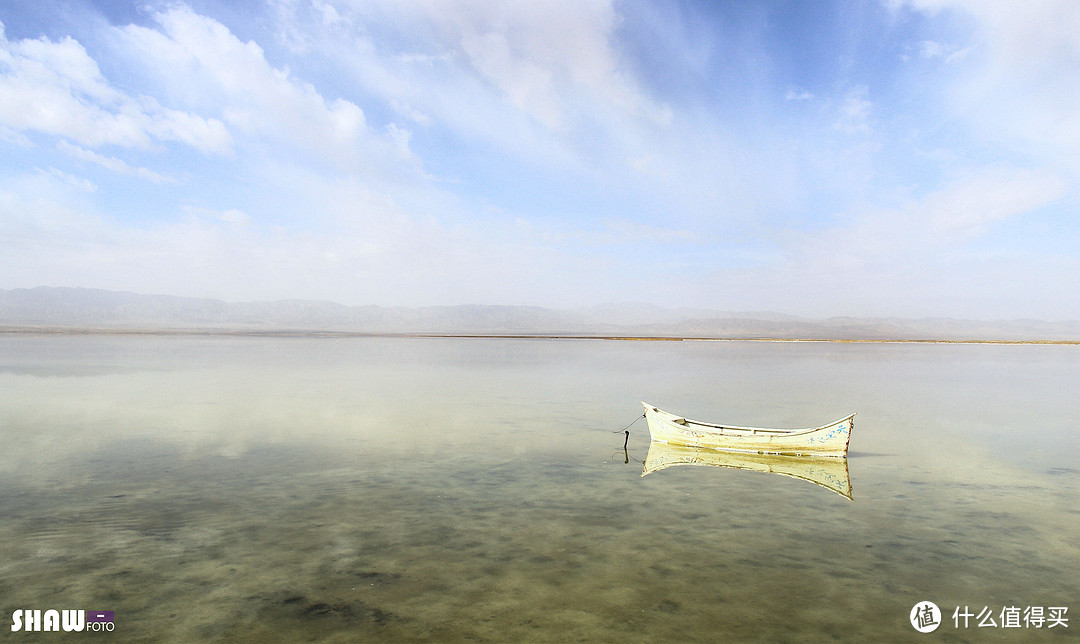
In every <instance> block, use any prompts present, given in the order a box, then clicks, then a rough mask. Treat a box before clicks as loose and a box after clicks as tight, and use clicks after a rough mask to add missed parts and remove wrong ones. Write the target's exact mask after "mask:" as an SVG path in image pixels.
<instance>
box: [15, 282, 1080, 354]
mask: <svg viewBox="0 0 1080 644" xmlns="http://www.w3.org/2000/svg"><path fill="white" fill-rule="evenodd" d="M27 327H30V328H52V329H68V328H70V329H104V330H125V329H138V330H185V329H191V330H202V331H208V330H235V331H251V332H260V331H265V332H273V331H312V332H317V331H326V332H354V333H447V334H494V335H499V334H502V335H604V336H633V337H689V338H695V337H696V338H798V339H851V340H913V339H919V340H922V339H929V340H1014V341H1015V340H1050V341H1077V340H1080V321H1064V322H1047V321H1039V320H992V321H983V320H956V319H951V318H925V319H904V318H852V317H835V318H829V319H818V320H812V319H806V318H799V317H795V316H791V315H784V314H780V313H771V312H743V313H739V312H725V311H708V310H698V309H665V308H662V307H658V306H655V305H652V304H633V303H620V304H607V305H601V306H594V307H588V308H582V309H575V310H562V309H546V308H542V307H532V306H499V305H459V306H428V307H418V308H406V307H380V306H375V305H364V306H346V305H343V304H337V303H335V302H327V301H320V300H277V301H263V302H224V301H221V300H214V299H205V298H187V297H177V296H171V295H140V294H137V293H129V292H122V291H108V290H101V289H87V288H65V287H37V288H32V289H13V290H0V328H7V329H8V330H12V329H15V328H27Z"/></svg>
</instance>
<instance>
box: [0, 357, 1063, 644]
mask: <svg viewBox="0 0 1080 644" xmlns="http://www.w3.org/2000/svg"><path fill="white" fill-rule="evenodd" d="M1077 392H1080V347H1075V346H992V345H849V344H817V343H814V344H808V343H745V342H616V341H591V340H567V341H557V340H480V339H387V338H355V339H330V338H183V337H166V338H140V337H32V336H29V337H28V336H8V337H0V517H2V519H0V614H2V615H3V618H2V619H0V632H6V633H7V635H6V636H4V639H5V640H7V639H8V638H10V639H11V641H15V640H16V638H18V639H19V640H25V641H59V639H60V638H64V639H70V637H71V635H68V636H65V635H59V634H46V633H40V634H32V633H29V634H28V633H18V634H15V633H11V632H9V628H10V624H11V612H12V611H13V610H15V609H17V608H24V609H33V608H40V609H47V608H57V609H62V608H81V609H87V610H112V611H114V613H115V624H116V628H115V631H114V632H113V633H112V634H101V633H99V634H94V635H93V636H94V637H97V638H100V639H111V640H116V641H177V642H194V641H205V640H217V641H320V642H354V641H371V642H394V641H431V642H455V641H493V642H505V641H540V642H544V641H560V642H562V641H587V642H626V641H634V642H647V641H708V642H714V641H762V642H766V641H767V642H822V641H851V642H869V641H953V642H965V641H970V642H983V641H1002V642H1039V641H1047V642H1057V641H1076V640H1077V639H1078V637H1077V636H1078V635H1080V621H1075V620H1076V619H1077V613H1080V592H1078V579H1080V509H1078V506H1077V499H1078V498H1080V494H1078V493H1080V395H1078V393H1077ZM642 399H644V400H646V401H648V402H650V403H653V404H655V405H658V406H660V407H662V408H666V409H670V410H672V411H677V412H678V413H681V414H685V415H686V416H688V417H692V418H700V419H704V420H715V421H719V422H729V423H733V424H742V425H759V426H762V425H765V426H780V427H798V426H807V425H817V424H823V423H825V422H827V421H831V420H834V419H836V418H840V417H842V416H845V415H847V414H848V413H850V412H852V411H856V412H858V416H857V417H856V422H855V430H854V432H853V434H852V440H851V458H849V459H848V469H849V472H850V481H851V485H852V488H853V498H854V502H852V501H849V500H848V499H846V498H844V497H842V496H840V495H839V494H836V493H834V492H832V491H830V490H828V489H825V488H821V487H817V486H815V485H812V484H810V483H808V482H806V481H802V480H797V479H793V478H788V477H782V476H777V475H774V474H767V473H760V472H751V471H742V470H735V469H724V468H719V467H692V466H680V467H673V468H669V469H666V470H663V471H660V472H656V473H653V474H650V475H648V476H646V477H642V476H641V471H642V461H643V460H644V459H645V456H646V454H647V452H648V449H649V436H648V430H647V428H646V427H645V424H644V421H643V420H642V421H639V422H637V423H636V424H634V425H632V426H631V427H630V438H629V443H628V446H627V450H626V452H624V451H623V440H624V436H623V434H621V433H612V432H615V431H617V430H619V429H620V428H622V427H623V426H625V425H627V424H628V423H630V422H631V421H633V420H634V418H635V417H636V416H638V415H639V414H640V411H641V408H640V405H639V404H638V401H639V400H642ZM627 460H628V461H629V462H626V461H627ZM922 600H931V601H934V602H935V603H937V604H938V605H939V606H940V607H941V608H942V611H943V613H945V615H944V619H943V622H944V623H943V624H942V626H941V627H940V629H939V630H938V631H936V632H935V633H933V634H929V635H921V634H919V633H917V632H915V630H914V629H913V628H912V627H911V625H910V624H909V622H908V613H909V611H910V610H911V608H912V606H914V605H915V603H917V602H919V601H922ZM963 606H968V607H969V608H970V609H971V610H972V612H974V613H978V612H979V611H981V610H982V609H983V608H984V607H986V608H988V609H990V610H992V611H993V612H994V616H995V620H996V621H997V622H998V627H996V628H992V627H984V628H978V626H977V623H976V622H977V620H975V619H971V621H970V624H969V626H968V627H967V628H966V629H965V628H963V624H962V623H961V627H960V628H957V627H956V626H955V625H954V623H953V620H952V613H953V610H954V609H955V608H957V607H963ZM1011 606H1015V607H1019V608H1025V607H1029V606H1039V607H1055V606H1064V607H1067V608H1068V609H1069V612H1068V613H1067V614H1066V616H1067V617H1069V618H1071V619H1070V621H1069V628H1063V627H1057V628H1053V629H1048V628H1045V627H1044V628H1042V629H1035V628H1021V629H1006V628H1002V627H1001V624H1000V618H999V616H998V613H999V612H1000V611H1001V609H1002V608H1004V607H1011ZM88 636H90V635H89V634H84V635H82V637H88Z"/></svg>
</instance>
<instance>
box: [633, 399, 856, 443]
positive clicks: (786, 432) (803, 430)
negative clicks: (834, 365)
mask: <svg viewBox="0 0 1080 644" xmlns="http://www.w3.org/2000/svg"><path fill="white" fill-rule="evenodd" d="M641 404H642V405H644V406H645V408H646V409H647V410H651V411H652V412H653V413H655V414H658V415H660V416H661V418H660V420H664V421H666V422H669V423H673V424H675V425H679V426H680V427H687V426H690V425H694V426H697V427H707V428H710V429H714V430H720V431H719V432H715V431H713V432H709V433H713V434H717V433H719V434H721V435H723V433H724V432H723V430H725V429H733V430H738V431H746V432H750V435H751V436H754V435H759V434H762V433H765V434H772V435H776V436H800V435H802V434H809V433H812V432H818V431H821V430H823V429H828V428H829V427H834V426H836V425H839V424H841V423H845V422H847V421H849V420H851V419H852V418H854V417H855V415H856V414H857V413H858V412H852V413H851V414H849V415H847V416H844V417H843V418H841V419H839V420H834V421H833V422H831V423H826V424H824V425H821V426H819V427H796V428H792V429H778V428H769V427H742V426H739V425H717V424H715V423H706V422H703V421H700V420H693V419H690V418H686V417H685V416H678V415H676V414H673V413H671V412H669V411H664V410H663V409H660V408H659V407H657V406H655V405H650V404H649V403H647V402H645V401H641ZM664 416H667V417H668V418H664ZM675 419H680V420H682V421H683V422H685V423H686V424H685V425H684V424H683V423H676V422H675Z"/></svg>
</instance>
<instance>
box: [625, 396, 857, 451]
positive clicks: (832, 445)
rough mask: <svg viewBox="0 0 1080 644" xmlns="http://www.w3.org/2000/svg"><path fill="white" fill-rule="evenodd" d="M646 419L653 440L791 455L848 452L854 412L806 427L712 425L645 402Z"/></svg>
mask: <svg viewBox="0 0 1080 644" xmlns="http://www.w3.org/2000/svg"><path fill="white" fill-rule="evenodd" d="M641 404H642V405H643V406H644V407H645V420H646V421H648V423H649V433H650V434H651V435H652V439H653V440H654V441H657V442H660V443H670V444H673V445H686V446H689V447H707V448H710V449H716V450H721V451H727V452H747V453H757V454H783V455H791V456H800V455H802V456H825V457H843V456H847V449H848V442H849V441H850V439H851V428H852V427H853V425H854V418H855V414H851V415H850V416H848V417H846V418H842V419H840V420H838V421H836V422H833V423H829V424H828V425H822V426H821V427H811V428H806V429H769V428H764V427H736V426H727V425H715V424H713V423H704V422H701V421H696V420H689V419H687V418H683V417H682V416H676V415H675V414H672V413H670V412H666V411H663V410H662V409H658V408H656V407H654V406H652V405H650V404H648V403H645V402H643V403H641Z"/></svg>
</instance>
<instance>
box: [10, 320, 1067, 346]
mask: <svg viewBox="0 0 1080 644" xmlns="http://www.w3.org/2000/svg"><path fill="white" fill-rule="evenodd" d="M29 335H45V336H89V335H95V336H98V335H114V336H158V337H181V336H187V337H255V338H331V339H332V338H447V339H450V338H458V339H486V340H609V341H612V340H613V341H621V342H789V343H796V342H823V343H837V344H1003V345H1066V346H1067V345H1080V340H1047V339H1025V340H1008V339H993V338H956V339H950V338H843V337H835V338H808V337H767V336H746V337H721V336H635V335H615V334H596V333H497V332H491V333H465V332H460V333H455V332H434V333H433V332H388V331H334V330H317V329H237V328H206V329H201V328H150V327H146V328H134V327H126V328H124V327H120V328H111V327H52V326H34V325H19V326H0V336H29Z"/></svg>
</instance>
